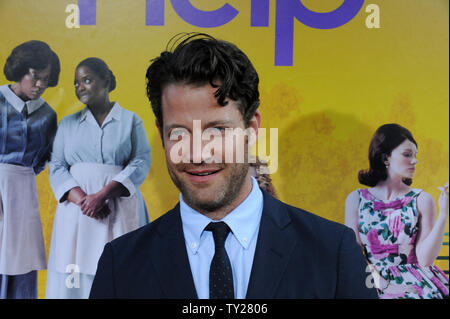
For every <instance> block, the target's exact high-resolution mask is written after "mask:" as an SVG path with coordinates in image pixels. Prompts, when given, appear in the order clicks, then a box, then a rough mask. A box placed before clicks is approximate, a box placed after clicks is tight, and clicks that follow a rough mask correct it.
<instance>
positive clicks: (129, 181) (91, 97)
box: [46, 58, 151, 298]
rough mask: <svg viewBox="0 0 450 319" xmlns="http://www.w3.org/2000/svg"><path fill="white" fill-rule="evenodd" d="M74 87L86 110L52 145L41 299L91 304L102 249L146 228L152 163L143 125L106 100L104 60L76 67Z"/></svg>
mask: <svg viewBox="0 0 450 319" xmlns="http://www.w3.org/2000/svg"><path fill="white" fill-rule="evenodd" d="M74 84H75V94H76V95H77V97H78V99H79V100H80V101H81V102H82V103H83V104H85V105H86V107H85V108H84V109H83V110H82V111H79V112H77V113H75V114H72V115H70V116H67V117H65V118H63V119H62V120H61V122H60V125H59V127H58V131H57V133H56V137H55V142H54V144H53V152H52V158H51V161H50V164H49V167H50V184H51V186H52V188H53V191H54V193H55V196H56V199H57V200H58V207H57V209H56V214H55V220H54V223H53V233H52V240H51V245H50V257H49V265H48V272H47V287H46V298H88V297H89V292H90V289H91V285H92V281H93V278H94V275H95V272H96V269H97V262H98V259H99V258H100V255H101V253H102V251H103V247H104V245H105V244H106V243H107V242H109V241H111V240H113V239H114V238H116V237H118V236H120V235H123V234H125V233H128V232H130V231H132V230H134V229H137V228H138V227H140V226H143V225H144V224H146V223H148V214H147V210H146V206H145V202H144V200H143V198H142V195H141V193H140V191H139V188H138V187H139V186H140V185H141V184H142V182H143V181H144V180H145V178H146V176H147V173H148V171H149V169H150V163H151V160H150V146H149V143H148V140H147V135H146V132H145V129H144V125H143V123H142V120H141V119H140V118H139V117H138V116H137V115H136V114H135V113H133V112H131V111H128V110H126V109H124V108H122V107H121V106H120V105H119V103H117V102H111V101H110V99H109V92H111V91H112V90H114V88H115V87H116V81H115V77H114V75H113V73H112V72H111V71H110V70H109V68H108V66H107V65H106V64H105V62H104V61H102V60H101V59H98V58H87V59H85V60H83V61H82V62H80V64H79V65H78V66H77V68H76V71H75V82H74Z"/></svg>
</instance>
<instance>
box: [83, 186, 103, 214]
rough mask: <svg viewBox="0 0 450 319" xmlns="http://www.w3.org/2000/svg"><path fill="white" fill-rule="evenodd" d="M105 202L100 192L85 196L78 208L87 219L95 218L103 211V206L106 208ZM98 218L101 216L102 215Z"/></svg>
mask: <svg viewBox="0 0 450 319" xmlns="http://www.w3.org/2000/svg"><path fill="white" fill-rule="evenodd" d="M105 200H106V199H105V198H104V196H103V195H102V193H101V192H98V193H95V194H91V195H86V197H85V198H84V200H83V201H82V203H81V206H80V207H81V211H82V212H83V214H84V215H86V216H88V217H92V218H96V217H97V216H96V215H97V214H98V213H99V211H100V210H101V209H103V207H104V206H106V207H107V205H106V203H105ZM99 216H102V214H100V215H99Z"/></svg>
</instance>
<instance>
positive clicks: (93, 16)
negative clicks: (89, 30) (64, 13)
mask: <svg viewBox="0 0 450 319" xmlns="http://www.w3.org/2000/svg"><path fill="white" fill-rule="evenodd" d="M78 8H79V9H80V25H96V23H97V0H78Z"/></svg>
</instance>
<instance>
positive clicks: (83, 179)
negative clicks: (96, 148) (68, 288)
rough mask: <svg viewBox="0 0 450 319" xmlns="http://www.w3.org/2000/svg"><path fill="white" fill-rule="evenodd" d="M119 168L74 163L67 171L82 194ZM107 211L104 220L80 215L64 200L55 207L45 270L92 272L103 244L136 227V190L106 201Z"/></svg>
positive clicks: (96, 188)
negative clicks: (71, 268)
mask: <svg viewBox="0 0 450 319" xmlns="http://www.w3.org/2000/svg"><path fill="white" fill-rule="evenodd" d="M121 170H122V167H121V166H114V165H105V164H96V163H78V164H75V165H73V166H72V167H71V168H70V174H71V175H72V176H73V178H74V179H75V180H76V181H77V182H78V185H80V187H81V189H82V190H83V191H84V192H85V193H86V194H88V195H89V194H93V193H97V192H98V191H100V190H101V189H102V188H103V187H104V186H105V185H107V184H108V183H109V182H110V181H111V180H112V178H113V177H114V176H116V175H117V174H118V173H119V172H120V171H121ZM108 206H109V209H110V210H111V214H110V215H109V216H108V217H106V218H104V219H101V220H99V219H94V218H92V217H88V216H85V215H83V213H82V212H81V209H80V207H79V206H77V205H75V204H73V203H71V202H69V201H67V200H66V201H64V202H62V203H59V204H58V206H57V208H56V214H55V220H54V222H53V232H52V241H51V245H50V256H49V270H53V271H57V272H59V273H65V272H66V271H67V267H68V266H69V265H71V266H69V267H74V266H73V265H76V266H78V269H79V272H80V273H82V274H90V275H95V272H96V270H97V263H98V260H99V259H100V256H101V254H102V252H103V248H104V246H105V244H106V243H108V242H110V241H112V240H113V239H114V238H117V237H119V236H121V235H123V234H125V233H128V232H130V231H132V230H135V229H137V228H138V227H139V198H138V192H136V193H135V194H134V195H133V196H129V197H119V198H115V199H112V200H109V202H108Z"/></svg>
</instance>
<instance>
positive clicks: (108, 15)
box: [0, 0, 449, 297]
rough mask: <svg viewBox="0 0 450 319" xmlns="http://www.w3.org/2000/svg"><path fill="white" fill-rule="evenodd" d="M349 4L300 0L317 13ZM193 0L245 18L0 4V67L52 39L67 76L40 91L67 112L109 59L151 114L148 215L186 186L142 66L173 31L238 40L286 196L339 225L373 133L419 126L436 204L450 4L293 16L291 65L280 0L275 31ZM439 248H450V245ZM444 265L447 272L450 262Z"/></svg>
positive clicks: (43, 194)
mask: <svg viewBox="0 0 450 319" xmlns="http://www.w3.org/2000/svg"><path fill="white" fill-rule="evenodd" d="M343 2H344V1H343V0H302V3H303V4H304V5H305V6H306V7H307V8H309V9H311V10H314V11H317V12H327V11H332V10H334V9H336V8H337V7H339V6H340V5H341V4H342V3H343ZM191 3H192V4H193V5H194V6H196V7H197V8H199V9H202V10H216V9H218V8H219V7H221V6H222V5H224V4H225V3H229V4H230V5H232V6H233V7H234V8H236V9H237V10H239V14H238V15H237V16H236V17H235V18H234V19H233V20H232V21H231V22H229V23H227V24H225V25H223V26H220V27H215V28H198V27H194V26H192V25H190V24H188V23H187V22H184V21H183V20H182V19H181V18H180V17H179V16H178V15H177V13H176V12H175V11H174V9H173V8H172V5H171V3H170V1H168V0H166V1H165V4H166V5H165V22H164V25H163V26H146V25H145V12H146V2H145V1H144V0H127V1H125V0H102V1H97V16H96V17H97V19H96V25H92V26H86V25H81V27H80V28H72V29H69V28H67V27H66V19H67V17H68V15H69V13H66V12H65V10H66V7H67V6H68V5H69V4H77V1H76V0H39V1H35V0H0V30H2V31H1V43H2V45H1V47H0V65H1V66H3V65H4V63H5V61H6V58H7V56H8V55H9V54H10V52H11V50H12V49H13V48H14V47H15V46H17V45H18V44H20V43H23V42H24V41H27V40H32V39H37V40H42V41H45V42H47V43H48V44H50V46H51V47H52V49H53V50H55V52H56V53H57V54H58V55H59V57H60V60H61V75H60V82H59V85H58V86H57V87H56V88H49V89H48V90H47V91H46V92H45V94H44V96H43V97H44V99H45V100H46V101H47V102H48V103H49V104H50V105H51V106H52V107H53V108H54V109H55V110H56V112H57V114H58V119H61V118H62V117H64V116H67V115H69V114H72V113H74V112H76V111H78V110H80V109H81V108H82V107H83V106H82V105H81V103H80V102H79V101H78V100H77V98H76V96H75V94H74V87H73V77H74V68H75V66H76V65H77V64H78V62H80V61H81V60H82V59H84V58H86V57H89V56H97V57H100V58H102V59H104V60H105V61H106V62H107V64H108V65H109V67H110V68H111V69H112V70H113V72H114V74H115V76H116V79H117V88H116V90H114V91H113V92H112V94H111V99H112V100H117V101H119V102H120V104H121V105H122V106H124V107H126V108H128V109H130V110H131V111H133V112H135V113H137V114H138V115H139V116H140V117H141V118H142V119H143V121H144V124H145V128H146V130H147V136H148V139H149V141H150V145H151V147H152V161H153V163H152V167H151V169H150V173H149V175H148V177H147V179H146V181H145V182H144V184H143V185H142V187H141V190H142V193H143V194H144V197H145V199H146V202H147V205H148V208H149V213H150V218H151V219H152V220H154V219H156V218H158V217H159V216H161V215H162V214H163V213H164V212H166V211H167V210H168V209H170V208H172V207H173V206H174V205H175V203H176V202H177V199H178V192H177V190H176V188H175V187H174V185H173V184H172V182H171V180H170V178H169V175H168V173H167V170H166V166H165V160H164V156H163V151H162V148H161V142H160V139H159V136H158V134H157V131H156V129H155V126H154V116H153V114H152V112H151V109H150V106H149V103H148V100H147V98H146V95H145V71H146V69H147V67H148V65H149V61H150V59H152V58H154V57H156V56H157V55H159V53H161V52H162V51H163V50H164V49H165V47H166V44H167V42H168V40H169V39H170V38H171V37H172V36H174V35H175V34H177V33H179V32H192V31H201V32H207V33H210V34H211V35H213V36H215V37H217V38H221V39H225V40H228V41H231V42H233V43H235V44H237V45H238V46H239V47H240V48H241V49H242V50H243V51H244V52H246V53H247V54H248V56H249V57H250V59H251V60H252V62H253V63H254V65H255V67H256V69H257V71H258V72H259V75H260V79H261V86H260V90H261V108H260V109H261V112H262V116H263V122H262V124H263V127H266V128H278V135H279V145H278V154H279V166H278V170H277V171H276V172H275V173H274V174H273V181H274V186H275V188H276V190H277V192H278V194H279V197H280V198H281V199H282V200H283V201H285V202H287V203H289V204H292V205H295V206H298V207H301V208H303V209H305V210H308V211H311V212H314V213H315V214H318V215H320V216H323V217H325V218H328V219H331V220H334V221H337V222H341V223H343V222H344V201H345V198H346V196H347V194H348V193H349V192H351V191H352V190H354V189H356V188H358V187H361V185H359V184H358V181H357V177H356V176H357V172H358V170H360V169H362V168H367V166H368V161H367V152H368V145H369V141H370V138H371V136H372V134H373V132H374V131H375V129H376V128H377V127H378V126H380V125H381V124H384V123H388V122H396V123H399V124H401V125H403V126H406V127H407V128H409V129H410V130H411V131H412V133H413V135H414V137H415V138H416V140H417V142H418V145H419V155H418V156H419V158H418V160H419V164H418V169H417V174H416V176H415V178H414V184H413V187H418V188H423V189H424V190H425V191H427V192H428V193H430V194H431V195H432V196H433V197H434V198H435V199H436V201H437V198H438V196H439V191H438V190H437V186H439V185H442V184H443V183H445V182H446V181H447V180H448V178H449V165H448V163H449V162H448V159H449V90H448V86H449V73H448V70H449V62H448V61H449V60H448V58H449V51H448V48H449V46H448V44H449V41H448V40H449V39H448V36H449V29H448V25H449V2H448V0H395V1H392V0H369V1H365V3H364V5H363V8H362V9H361V10H360V12H359V13H358V14H357V15H356V16H355V18H354V19H352V20H351V21H350V22H348V23H347V24H345V25H343V26H341V27H338V28H335V29H330V30H321V29H314V28H310V27H308V26H306V25H304V24H302V23H301V22H299V21H295V22H294V47H293V56H294V59H293V65H292V66H275V65H274V54H275V53H274V52H275V50H274V43H275V36H276V35H275V14H276V9H277V8H276V5H275V4H276V1H275V0H272V1H270V10H269V13H270V14H269V25H268V26H267V27H251V26H250V13H251V5H250V1H242V0H227V1H225V0H215V1H211V0H191ZM371 3H374V4H377V5H378V6H379V8H380V28H367V27H366V18H367V16H368V15H369V13H366V12H365V8H366V7H367V6H368V5H369V4H371ZM0 83H3V84H5V83H7V81H6V79H5V77H4V75H3V74H0ZM37 181H38V188H39V202H40V208H41V217H42V224H43V229H44V238H45V243H46V248H47V254H48V248H49V245H50V238H51V230H52V223H53V216H54V212H55V208H56V200H55V198H54V196H53V193H52V191H51V188H50V185H49V181H48V170H47V169H46V170H45V171H44V172H43V173H41V174H40V175H39V176H38V177H37ZM446 231H447V232H448V225H447V230H446ZM446 241H447V242H448V236H447V237H446ZM442 254H443V255H447V256H448V245H447V246H444V247H443V251H442ZM437 264H438V265H439V266H440V267H442V268H443V269H447V270H448V260H446V261H442V260H438V261H437ZM45 275H46V273H45V271H41V272H39V297H44V294H45Z"/></svg>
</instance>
